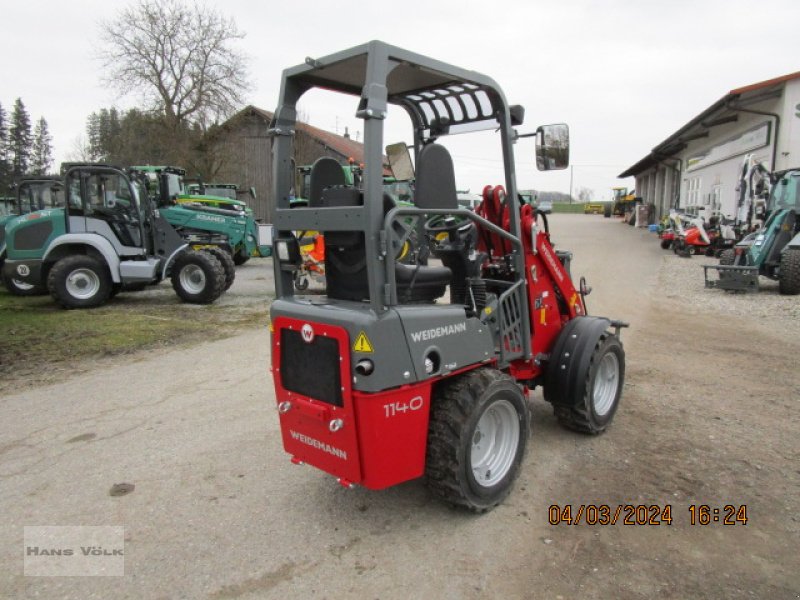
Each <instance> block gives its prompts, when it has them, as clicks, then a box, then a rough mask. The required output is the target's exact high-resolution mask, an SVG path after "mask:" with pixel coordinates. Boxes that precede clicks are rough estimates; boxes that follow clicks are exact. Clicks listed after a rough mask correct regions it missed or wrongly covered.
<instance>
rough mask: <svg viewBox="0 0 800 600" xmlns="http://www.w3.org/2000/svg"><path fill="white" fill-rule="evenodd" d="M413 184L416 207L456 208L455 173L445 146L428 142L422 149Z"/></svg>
mask: <svg viewBox="0 0 800 600" xmlns="http://www.w3.org/2000/svg"><path fill="white" fill-rule="evenodd" d="M414 186H415V189H414V204H416V206H417V208H458V196H457V195H456V173H455V169H454V168H453V159H452V158H451V157H450V153H449V152H448V151H447V148H445V147H444V146H440V145H439V144H428V145H427V146H425V147H424V148H423V149H422V151H421V152H420V153H419V157H418V158H417V178H416V181H415V184H414Z"/></svg>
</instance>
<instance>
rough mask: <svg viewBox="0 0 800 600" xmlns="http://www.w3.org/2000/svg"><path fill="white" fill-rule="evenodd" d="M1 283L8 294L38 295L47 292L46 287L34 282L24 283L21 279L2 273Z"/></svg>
mask: <svg viewBox="0 0 800 600" xmlns="http://www.w3.org/2000/svg"><path fill="white" fill-rule="evenodd" d="M3 285H4V286H6V289H7V290H8V293H9V294H12V295H14V296H39V295H41V294H46V293H47V288H45V287H43V286H41V285H37V284H35V283H26V282H24V281H22V280H21V279H15V278H14V277H8V276H6V275H3Z"/></svg>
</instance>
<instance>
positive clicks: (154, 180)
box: [130, 166, 272, 265]
mask: <svg viewBox="0 0 800 600" xmlns="http://www.w3.org/2000/svg"><path fill="white" fill-rule="evenodd" d="M130 170H131V172H132V173H139V174H142V175H143V176H144V177H145V178H146V179H147V181H148V192H149V194H150V196H151V198H152V199H153V201H154V202H156V204H157V205H158V206H159V210H160V211H161V214H162V215H163V216H164V218H165V219H166V220H167V221H169V222H170V223H171V224H172V226H173V227H175V229H176V230H177V231H178V233H179V234H180V235H181V236H182V237H183V238H184V239H185V240H186V241H188V242H189V243H190V244H192V245H193V246H196V247H200V246H203V245H211V246H225V247H227V248H228V249H229V251H230V254H231V256H232V257H233V263H234V264H235V265H242V264H244V263H246V262H247V261H248V260H250V258H251V257H253V256H262V257H266V256H271V254H272V247H271V241H270V227H269V226H268V225H263V224H260V223H258V222H257V221H256V220H255V219H254V218H253V217H252V211H251V210H250V209H249V208H248V207H247V205H246V204H245V203H244V202H242V201H241V200H236V199H235V198H229V197H224V196H216V195H210V194H208V193H207V192H209V191H211V188H194V189H193V188H192V187H191V186H190V187H189V188H188V190H189V192H191V191H202V192H206V193H205V194H198V195H193V194H191V193H187V188H186V187H185V185H184V179H183V178H184V175H185V173H186V172H185V171H184V169H181V168H179V167H152V166H146V167H141V166H140V167H131V169H130ZM226 262H227V261H226Z"/></svg>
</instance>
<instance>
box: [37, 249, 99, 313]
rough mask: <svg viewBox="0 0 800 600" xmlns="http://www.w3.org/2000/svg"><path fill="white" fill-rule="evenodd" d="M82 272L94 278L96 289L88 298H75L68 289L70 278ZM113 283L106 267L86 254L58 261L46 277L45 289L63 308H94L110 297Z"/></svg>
mask: <svg viewBox="0 0 800 600" xmlns="http://www.w3.org/2000/svg"><path fill="white" fill-rule="evenodd" d="M81 271H84V272H86V273H87V274H90V277H91V276H92V275H93V276H94V278H96V283H97V286H96V287H97V289H96V291H95V293H93V294H92V295H90V296H86V297H80V296H75V295H74V293H72V292H71V291H70V289H69V286H68V282H69V278H70V277H71V276H74V275H76V274H77V273H79V272H81ZM112 288H113V282H112V281H111V274H110V273H109V272H108V267H107V266H106V265H105V263H103V262H102V261H100V260H99V259H97V258H94V257H93V256H89V255H86V254H75V255H72V256H66V257H64V258H62V259H61V260H59V261H58V262H57V263H56V264H55V265H53V268H52V269H50V273H49V274H48V275H47V289H48V291H49V292H50V295H51V296H52V297H53V299H54V300H55V301H56V302H58V303H59V304H60V305H61V306H63V307H64V308H96V307H98V306H102V305H103V304H105V303H106V302H108V299H109V298H110V297H111V291H112Z"/></svg>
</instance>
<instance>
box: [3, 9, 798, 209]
mask: <svg viewBox="0 0 800 600" xmlns="http://www.w3.org/2000/svg"><path fill="white" fill-rule="evenodd" d="M207 3H208V4H209V5H211V6H216V7H219V9H220V10H221V11H222V12H223V13H225V14H227V15H229V16H231V17H233V18H234V19H235V20H236V22H237V24H238V25H239V27H240V29H242V30H243V31H244V32H245V33H246V34H247V37H246V38H245V39H244V40H243V41H242V43H241V49H242V50H243V51H244V52H245V53H246V54H247V55H248V56H249V59H250V63H249V64H250V77H251V81H252V88H251V90H250V92H249V93H248V95H247V101H248V103H252V104H254V105H256V106H259V107H261V108H265V109H268V110H274V108H275V105H276V102H277V96H278V89H279V84H280V74H281V70H282V69H283V68H285V67H289V66H293V65H295V64H298V63H301V62H302V61H303V59H304V58H305V57H306V56H312V57H320V56H324V55H326V54H330V53H332V52H335V51H338V50H342V49H345V48H349V47H351V46H354V45H358V44H361V43H363V42H366V41H368V40H372V39H380V40H383V41H385V42H388V43H391V44H394V45H397V46H401V47H403V48H406V49H408V50H412V51H414V52H417V53H421V54H426V55H428V56H431V57H434V58H437V59H439V60H442V61H445V62H449V63H451V64H455V65H457V66H459V67H463V68H467V69H471V70H475V71H479V72H481V73H484V74H486V75H489V76H491V77H493V78H494V79H495V80H496V81H497V82H498V83H499V84H500V85H501V86H502V87H503V89H504V91H505V94H506V97H507V99H508V100H509V102H510V103H512V104H522V105H523V106H525V108H526V119H525V125H524V126H523V127H522V128H521V129H520V131H521V132H525V131H530V130H533V129H534V128H535V127H536V125H538V124H544V123H553V122H566V123H568V124H569V126H570V135H571V163H572V165H573V170H572V175H573V179H574V180H573V184H572V185H573V188H574V191H575V193H576V194H577V190H578V189H579V188H580V187H587V188H591V189H592V190H593V191H594V194H595V197H596V198H597V199H605V198H607V197H608V196H609V195H610V191H609V188H610V187H611V186H614V185H632V180H619V179H617V178H616V176H617V175H618V174H619V173H620V172H622V171H623V170H625V169H626V168H627V167H629V166H631V165H632V164H634V163H635V162H637V161H638V160H639V159H640V158H642V157H644V156H645V155H646V154H647V153H648V152H649V151H650V149H651V148H653V147H654V146H655V145H656V144H658V143H659V142H660V141H662V140H663V139H664V138H666V137H667V136H668V135H670V134H671V133H673V132H674V131H675V130H676V129H678V128H679V127H680V126H682V125H683V124H685V123H686V122H687V121H688V120H689V119H691V118H692V117H694V116H695V115H697V114H698V113H699V112H700V111H702V110H703V109H705V108H706V107H708V106H709V105H710V104H712V103H713V102H714V101H716V100H717V99H719V98H720V97H722V96H724V95H725V94H726V93H727V92H728V91H730V90H731V89H734V88H737V87H740V86H743V85H747V84H750V83H755V82H758V81H762V80H765V79H770V78H772V77H777V76H780V75H785V74H787V73H793V72H796V71H799V70H800V35H799V34H798V26H799V24H800V2H797V0H789V1H778V0H773V1H770V0H766V1H763V0H762V1H761V2H758V3H756V2H753V1H752V0H749V1H740V0H725V1H719V2H717V1H708V2H707V1H703V0H694V1H691V2H690V1H685V0H671V1H670V2H663V1H658V2H654V1H653V2H651V1H648V0H639V1H636V0H629V1H622V0H619V1H613V0H606V1H604V2H588V1H587V2H577V1H569V0H562V1H561V2H553V1H549V2H541V1H538V0H528V1H524V0H520V1H503V0H497V1H495V2H480V3H479V2H463V1H459V2H455V1H452V2H451V1H439V0H427V1H424V2H418V1H416V0H409V1H401V2H393V3H389V2H380V1H375V0H373V1H371V2H368V3H361V2H357V1H352V0H351V1H350V2H331V1H330V0H324V1H317V0H306V1H305V2H302V3H300V2H276V1H275V0H267V1H265V2H255V1H254V0H225V1H224V2H223V1H222V0H209V1H208V2H207ZM122 5H123V3H122V2H115V1H112V2H109V1H108V0H71V1H70V2H65V1H63V0H59V1H55V0H52V1H41V0H27V1H26V2H10V1H7V0H6V1H4V2H2V3H0V7H2V8H0V12H1V14H2V22H3V24H4V27H3V35H2V36H0V57H1V58H0V61H2V62H0V64H2V69H1V70H0V73H2V86H0V103H2V105H3V107H4V108H5V109H6V110H7V111H8V112H9V113H10V112H11V108H12V106H13V103H14V100H15V99H16V98H17V97H21V98H22V100H23V102H24V103H25V105H26V107H27V108H28V111H29V112H30V114H31V117H32V119H33V120H36V119H38V118H39V117H41V116H44V117H45V118H46V119H47V121H48V124H49V125H50V130H51V133H52V134H53V138H54V145H55V152H56V158H57V160H58V161H60V160H63V159H65V158H66V157H67V156H68V154H69V153H70V151H71V149H72V147H73V145H74V141H75V139H76V138H77V137H78V136H79V135H81V134H83V133H84V131H85V124H86V117H87V116H88V115H89V113H91V112H92V111H96V110H99V109H100V108H103V107H108V106H112V105H114V106H117V107H118V108H122V109H124V108H128V107H131V106H133V105H135V103H136V100H137V99H136V98H127V97H126V98H120V97H118V96H117V95H116V94H115V93H114V92H113V91H112V90H109V89H105V88H103V87H102V85H101V84H100V79H101V73H100V71H99V68H100V63H99V62H98V61H97V60H96V59H95V58H94V56H95V54H96V50H97V46H96V43H97V40H98V39H99V33H100V29H99V27H100V25H99V22H100V20H101V19H108V18H112V17H113V16H114V14H115V13H116V12H117V11H118V10H119V8H120V7H121V6H122ZM311 100H312V99H311V98H309V99H308V100H307V101H306V102H305V103H304V105H303V110H304V112H305V113H306V114H307V115H308V117H309V120H310V121H311V123H312V124H313V125H316V126H318V127H322V128H325V129H329V130H336V129H337V128H338V131H339V133H342V132H343V131H344V127H345V126H348V127H349V130H350V132H351V133H355V132H356V131H360V130H361V123H360V121H358V120H357V119H355V118H354V116H353V115H354V112H355V107H354V106H352V107H351V106H350V105H349V104H342V105H341V108H340V107H339V105H338V104H336V103H333V104H330V103H325V104H324V105H322V106H316V105H314V103H313V102H311ZM464 139H465V140H466V138H464ZM388 141H395V140H391V139H387V142H388ZM406 141H410V135H409V136H407V137H406ZM451 152H452V153H453V154H454V156H455V161H456V163H457V178H458V186H459V188H462V189H466V188H471V189H472V191H477V190H479V189H480V188H481V187H482V186H483V185H485V184H489V183H498V182H500V181H501V174H502V171H501V164H500V161H499V152H498V148H497V144H496V142H495V141H494V140H493V139H485V136H483V137H481V138H480V139H479V140H478V141H477V142H475V143H471V144H470V143H468V142H467V141H464V142H462V143H461V144H460V145H459V146H458V147H457V148H456V149H454V150H453V149H451ZM516 160H517V182H518V185H519V187H520V188H537V189H548V190H559V191H563V192H568V191H569V189H570V172H569V171H566V172H563V173H539V172H537V171H536V169H535V168H533V166H532V165H533V148H532V144H530V143H528V142H520V143H519V144H518V146H517V148H516ZM55 166H56V167H57V165H55Z"/></svg>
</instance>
